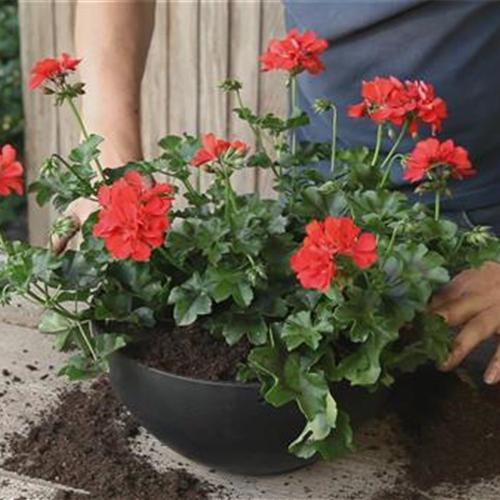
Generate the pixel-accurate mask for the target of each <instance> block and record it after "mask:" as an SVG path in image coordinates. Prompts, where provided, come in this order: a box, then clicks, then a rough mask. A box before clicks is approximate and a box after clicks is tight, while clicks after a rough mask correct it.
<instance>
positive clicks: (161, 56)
mask: <svg viewBox="0 0 500 500" xmlns="http://www.w3.org/2000/svg"><path fill="white" fill-rule="evenodd" d="M167 14H168V2H165V1H157V2H156V18H155V31H154V35H153V40H152V41H151V48H150V50H149V55H148V61H147V65H146V72H145V75H144V80H143V82H142V99H141V128H142V131H141V132H142V145H143V149H144V156H145V157H146V158H153V157H155V156H157V155H158V153H159V148H158V140H159V139H161V138H162V137H163V136H165V135H166V133H167V116H168V110H167V65H168V54H167V49H168V47H167V43H166V40H167V37H168V20H167Z"/></svg>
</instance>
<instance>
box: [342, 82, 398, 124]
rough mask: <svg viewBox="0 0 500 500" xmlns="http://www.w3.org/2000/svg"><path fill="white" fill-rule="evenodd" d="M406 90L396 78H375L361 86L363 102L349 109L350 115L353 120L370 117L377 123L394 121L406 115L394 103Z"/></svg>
mask: <svg viewBox="0 0 500 500" xmlns="http://www.w3.org/2000/svg"><path fill="white" fill-rule="evenodd" d="M402 90H404V86H403V84H402V83H401V82H400V81H399V80H398V79H397V78H395V77H393V76H391V77H389V78H382V77H380V76H377V77H375V79H374V80H371V81H368V82H363V83H362V84H361V95H362V97H363V100H362V101H361V102H360V103H358V104H354V105H352V106H350V107H349V109H348V114H349V116H351V117H352V118H362V117H365V116H369V117H370V118H372V119H373V121H375V122H376V123H383V122H385V121H387V120H390V121H393V120H394V118H395V117H396V116H398V117H399V116H400V114H401V112H402V114H403V115H404V114H405V113H406V111H405V110H404V109H403V110H402V109H400V108H401V106H399V107H395V106H394V103H393V102H392V101H393V99H394V96H395V94H396V93H397V92H401V91H402Z"/></svg>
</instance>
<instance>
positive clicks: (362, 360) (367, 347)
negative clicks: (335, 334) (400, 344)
mask: <svg viewBox="0 0 500 500" xmlns="http://www.w3.org/2000/svg"><path fill="white" fill-rule="evenodd" d="M397 337H398V330H397V329H394V327H392V326H391V325H390V324H389V322H386V323H385V324H384V323H382V324H380V325H379V328H378V329H376V330H373V331H372V332H370V334H369V336H368V338H367V340H366V341H365V342H364V343H363V344H361V345H360V346H359V347H358V348H357V349H356V351H355V352H354V353H352V354H350V355H348V356H347V357H345V358H343V359H342V360H341V361H340V362H339V363H338V366H337V367H336V368H335V369H334V370H333V371H332V374H333V380H342V379H346V380H348V381H349V382H350V383H351V385H363V386H369V385H373V384H375V383H376V382H377V381H378V379H379V377H380V375H381V373H382V366H381V356H382V353H383V350H384V349H385V348H386V346H387V345H388V344H389V343H391V342H393V341H394V340H395V339H397Z"/></svg>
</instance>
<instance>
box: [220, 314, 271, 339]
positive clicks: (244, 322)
mask: <svg viewBox="0 0 500 500" xmlns="http://www.w3.org/2000/svg"><path fill="white" fill-rule="evenodd" d="M222 335H224V338H225V339H226V341H227V342H228V344H229V345H234V344H236V343H237V342H238V341H239V340H241V338H242V337H243V336H244V335H246V336H247V337H248V340H249V341H250V343H251V344H252V345H263V344H265V343H266V342H267V340H268V327H267V324H266V322H265V321H264V318H262V317H261V316H259V315H256V314H252V313H229V314H227V315H225V320H224V322H223V326H222Z"/></svg>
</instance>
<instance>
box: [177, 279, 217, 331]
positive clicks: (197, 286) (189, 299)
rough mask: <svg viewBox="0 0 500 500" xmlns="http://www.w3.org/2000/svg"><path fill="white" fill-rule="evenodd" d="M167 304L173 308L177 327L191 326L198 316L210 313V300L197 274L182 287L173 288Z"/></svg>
mask: <svg viewBox="0 0 500 500" xmlns="http://www.w3.org/2000/svg"><path fill="white" fill-rule="evenodd" d="M168 303H169V304H171V305H174V306H175V307H174V319H175V322H176V324H177V325H178V326H187V325H191V324H192V323H194V322H195V321H196V320H197V319H198V316H202V315H205V314H210V313H211V312H212V300H211V298H210V295H209V294H208V292H207V291H206V288H205V283H204V282H203V280H202V279H201V277H200V275H199V274H198V273H194V274H193V276H192V277H191V278H190V279H189V280H187V281H186V282H185V283H184V284H183V285H181V286H177V287H175V288H174V289H173V290H172V291H171V292H170V296H169V298H168Z"/></svg>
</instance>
